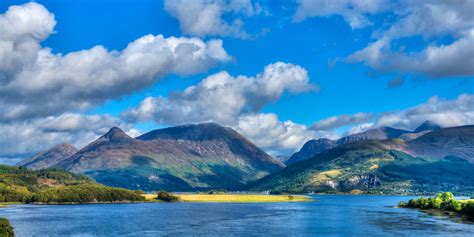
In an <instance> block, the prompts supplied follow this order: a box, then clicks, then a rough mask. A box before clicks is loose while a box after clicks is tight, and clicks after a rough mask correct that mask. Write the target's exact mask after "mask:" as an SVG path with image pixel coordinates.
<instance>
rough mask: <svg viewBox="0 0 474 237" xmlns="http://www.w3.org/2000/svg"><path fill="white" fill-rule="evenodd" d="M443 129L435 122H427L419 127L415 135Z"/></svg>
mask: <svg viewBox="0 0 474 237" xmlns="http://www.w3.org/2000/svg"><path fill="white" fill-rule="evenodd" d="M441 128H442V127H441V126H440V125H439V124H436V123H435V122H433V121H430V120H426V121H425V122H423V123H422V124H421V125H420V126H418V127H417V128H416V129H415V130H414V131H413V133H419V132H424V131H436V130H439V129H441Z"/></svg>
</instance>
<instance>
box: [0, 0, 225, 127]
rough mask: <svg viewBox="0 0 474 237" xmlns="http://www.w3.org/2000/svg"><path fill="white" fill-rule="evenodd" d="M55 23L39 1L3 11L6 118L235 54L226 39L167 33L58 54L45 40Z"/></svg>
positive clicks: (116, 93)
mask: <svg viewBox="0 0 474 237" xmlns="http://www.w3.org/2000/svg"><path fill="white" fill-rule="evenodd" d="M55 24H56V21H55V19H54V15H53V14H51V13H50V12H48V10H47V9H46V8H44V7H43V6H42V5H40V4H37V3H27V4H25V5H21V6H13V7H10V8H9V9H8V10H7V12H6V13H5V14H2V15H0V121H1V120H4V121H5V120H7V121H10V120H14V119H27V118H33V117H40V116H47V115H54V114H60V113H62V112H64V111H71V110H84V109H88V108H91V107H92V106H94V105H97V104H100V103H102V102H104V101H106V100H109V99H115V98H119V97H120V96H122V95H126V94H130V93H132V92H134V91H137V90H140V89H143V88H145V87H146V86H149V85H152V84H153V83H154V82H156V81H157V80H158V79H159V78H161V77H163V76H165V75H167V74H172V73H174V74H181V75H186V74H194V73H198V72H202V71H206V70H207V69H208V68H209V67H212V66H215V65H216V64H218V63H221V62H226V61H228V60H230V56H229V55H228V54H227V52H226V51H225V50H224V49H223V47H222V41H221V40H210V41H208V42H204V41H202V40H200V39H198V38H175V37H169V38H165V37H163V36H162V35H157V36H154V35H146V36H143V37H141V38H139V39H137V40H135V41H133V42H131V43H130V44H129V45H128V46H127V47H126V48H125V49H123V50H122V51H115V50H112V51H109V50H107V49H106V48H104V47H103V46H95V47H93V48H91V49H88V50H82V51H78V52H72V53H68V54H65V55H62V54H54V53H52V52H51V49H49V48H45V47H42V46H41V42H42V41H43V40H44V39H46V38H47V37H48V36H49V35H50V34H52V33H53V30H54V26H55Z"/></svg>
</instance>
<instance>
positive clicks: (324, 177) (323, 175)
mask: <svg viewBox="0 0 474 237" xmlns="http://www.w3.org/2000/svg"><path fill="white" fill-rule="evenodd" d="M341 173H342V172H341V170H338V169H335V170H328V171H324V172H320V173H317V174H314V175H313V177H312V179H311V182H312V183H315V184H320V183H324V182H326V181H329V180H331V179H333V178H336V177H337V176H339V175H341Z"/></svg>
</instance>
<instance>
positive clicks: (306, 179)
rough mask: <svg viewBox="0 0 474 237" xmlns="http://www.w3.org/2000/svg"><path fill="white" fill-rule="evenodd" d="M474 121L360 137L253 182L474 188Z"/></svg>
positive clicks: (305, 188)
mask: <svg viewBox="0 0 474 237" xmlns="http://www.w3.org/2000/svg"><path fill="white" fill-rule="evenodd" d="M473 157H474V126H462V127H454V128H444V129H439V130H437V131H433V132H429V133H427V134H425V135H423V136H421V137H419V138H417V139H415V140H411V141H403V140H400V139H389V140H383V141H358V142H351V143H347V144H343V145H340V146H337V147H335V148H332V149H329V150H327V151H324V152H322V153H320V154H318V155H316V156H314V157H312V158H310V159H307V160H305V161H301V162H297V163H294V164H293V165H289V166H288V167H286V168H285V169H283V170H281V171H279V172H276V173H274V174H271V175H269V176H267V177H265V178H263V179H261V180H258V181H257V182H255V183H253V184H252V185H250V189H252V190H278V191H289V192H312V191H315V192H350V191H352V190H363V191H365V192H373V193H379V192H383V193H423V192H438V191H441V190H450V191H457V192H461V193H469V192H473V191H474V163H473V162H474V159H473Z"/></svg>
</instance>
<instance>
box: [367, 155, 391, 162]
mask: <svg viewBox="0 0 474 237" xmlns="http://www.w3.org/2000/svg"><path fill="white" fill-rule="evenodd" d="M392 160H393V157H391V156H388V157H382V158H372V159H369V160H368V161H367V162H369V163H379V162H383V161H392Z"/></svg>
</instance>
